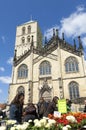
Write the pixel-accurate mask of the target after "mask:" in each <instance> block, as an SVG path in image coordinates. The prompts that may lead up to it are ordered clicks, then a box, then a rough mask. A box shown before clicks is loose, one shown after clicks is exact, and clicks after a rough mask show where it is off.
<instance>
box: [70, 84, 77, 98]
mask: <svg viewBox="0 0 86 130" xmlns="http://www.w3.org/2000/svg"><path fill="white" fill-rule="evenodd" d="M69 94H70V99H75V98H79V87H78V83H76V82H71V83H70V84H69Z"/></svg>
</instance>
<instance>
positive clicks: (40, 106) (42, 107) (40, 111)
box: [37, 101, 47, 118]
mask: <svg viewBox="0 0 86 130" xmlns="http://www.w3.org/2000/svg"><path fill="white" fill-rule="evenodd" d="M37 108H38V115H39V118H42V117H43V116H44V113H45V111H46V109H47V103H46V102H45V101H43V102H39V103H38V104H37Z"/></svg>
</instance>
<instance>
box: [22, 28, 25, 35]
mask: <svg viewBox="0 0 86 130" xmlns="http://www.w3.org/2000/svg"><path fill="white" fill-rule="evenodd" d="M24 34H25V27H22V35H24Z"/></svg>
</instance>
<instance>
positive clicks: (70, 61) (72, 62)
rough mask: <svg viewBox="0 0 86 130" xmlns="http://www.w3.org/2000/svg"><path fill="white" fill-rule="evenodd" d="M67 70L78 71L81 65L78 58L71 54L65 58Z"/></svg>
mask: <svg viewBox="0 0 86 130" xmlns="http://www.w3.org/2000/svg"><path fill="white" fill-rule="evenodd" d="M65 71H66V72H78V71H79V66H78V60H77V59H76V58H75V57H73V56H70V57H68V58H67V59H66V60H65Z"/></svg>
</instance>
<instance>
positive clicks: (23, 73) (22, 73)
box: [18, 64, 28, 78]
mask: <svg viewBox="0 0 86 130" xmlns="http://www.w3.org/2000/svg"><path fill="white" fill-rule="evenodd" d="M27 76H28V68H27V65H25V64H23V65H21V66H20V67H19V68H18V78H27Z"/></svg>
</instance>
